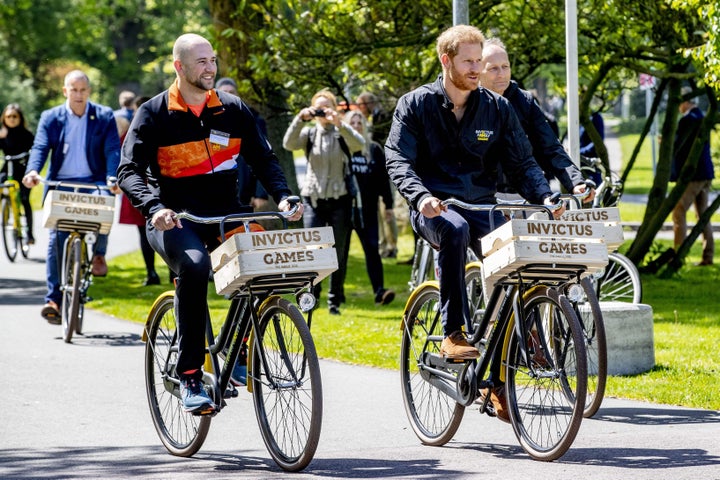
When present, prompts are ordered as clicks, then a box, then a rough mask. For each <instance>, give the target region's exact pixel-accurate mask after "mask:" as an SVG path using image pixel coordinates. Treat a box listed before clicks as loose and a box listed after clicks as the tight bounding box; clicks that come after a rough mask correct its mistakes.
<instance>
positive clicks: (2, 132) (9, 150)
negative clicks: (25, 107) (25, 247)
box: [0, 103, 35, 245]
mask: <svg viewBox="0 0 720 480" xmlns="http://www.w3.org/2000/svg"><path fill="white" fill-rule="evenodd" d="M34 139H35V136H34V135H33V134H32V132H31V131H30V130H28V128H27V122H26V121H25V115H24V114H23V112H22V109H21V108H20V105H18V104H17V103H11V104H9V105H8V106H7V107H5V110H3V112H2V116H1V117H0V150H2V152H3V153H4V154H5V155H13V156H14V155H20V154H21V153H25V152H29V151H30V149H31V148H32V145H33V140H34ZM27 162H28V157H25V158H23V159H21V160H19V161H17V162H15V167H14V171H13V177H14V178H15V180H17V181H18V182H20V180H22V177H23V175H25V167H27ZM7 173H8V165H7V163H5V162H3V167H2V170H1V171H0V176H2V177H5V176H6V175H7ZM20 198H21V199H22V205H23V210H24V211H25V219H26V221H27V223H26V225H27V234H28V244H30V245H32V244H34V243H35V237H34V235H33V215H32V208H31V207H30V189H29V188H27V187H26V186H25V185H23V184H22V182H20Z"/></svg>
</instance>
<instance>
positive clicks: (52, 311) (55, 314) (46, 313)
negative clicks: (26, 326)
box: [40, 300, 60, 325]
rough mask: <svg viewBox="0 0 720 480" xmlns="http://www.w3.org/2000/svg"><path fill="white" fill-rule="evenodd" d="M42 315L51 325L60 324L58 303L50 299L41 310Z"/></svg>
mask: <svg viewBox="0 0 720 480" xmlns="http://www.w3.org/2000/svg"><path fill="white" fill-rule="evenodd" d="M40 315H41V316H42V317H43V318H44V319H45V320H47V321H48V323H49V324H51V325H60V308H59V307H58V304H57V303H55V302H53V301H52V300H50V301H49V302H47V303H46V304H45V306H44V307H43V308H42V310H40Z"/></svg>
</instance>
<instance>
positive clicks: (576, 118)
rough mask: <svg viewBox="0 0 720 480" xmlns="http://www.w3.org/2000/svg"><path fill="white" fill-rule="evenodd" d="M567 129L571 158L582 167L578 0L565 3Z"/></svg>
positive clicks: (569, 0) (568, 0) (567, 0)
mask: <svg viewBox="0 0 720 480" xmlns="http://www.w3.org/2000/svg"><path fill="white" fill-rule="evenodd" d="M565 55H566V63H567V128H568V149H569V152H568V153H569V154H570V158H572V160H573V162H575V164H576V165H578V166H579V165H580V113H579V112H580V108H579V104H580V97H579V91H580V87H579V84H578V43H577V0H566V1H565Z"/></svg>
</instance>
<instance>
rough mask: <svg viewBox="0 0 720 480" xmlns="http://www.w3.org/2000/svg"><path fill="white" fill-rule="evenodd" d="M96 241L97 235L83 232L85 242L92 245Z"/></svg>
mask: <svg viewBox="0 0 720 480" xmlns="http://www.w3.org/2000/svg"><path fill="white" fill-rule="evenodd" d="M96 241H97V236H96V235H95V234H94V233H93V232H88V233H86V234H85V243H87V244H88V245H94V244H95V242H96Z"/></svg>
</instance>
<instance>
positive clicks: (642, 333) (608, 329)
mask: <svg viewBox="0 0 720 480" xmlns="http://www.w3.org/2000/svg"><path fill="white" fill-rule="evenodd" d="M600 310H601V311H602V314H603V321H604V323H605V335H606V337H607V351H608V352H607V356H608V375H633V374H637V373H642V372H647V371H648V370H650V369H652V368H653V367H654V366H655V343H654V336H653V312H652V307H650V306H649V305H645V304H636V303H626V302H600Z"/></svg>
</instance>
